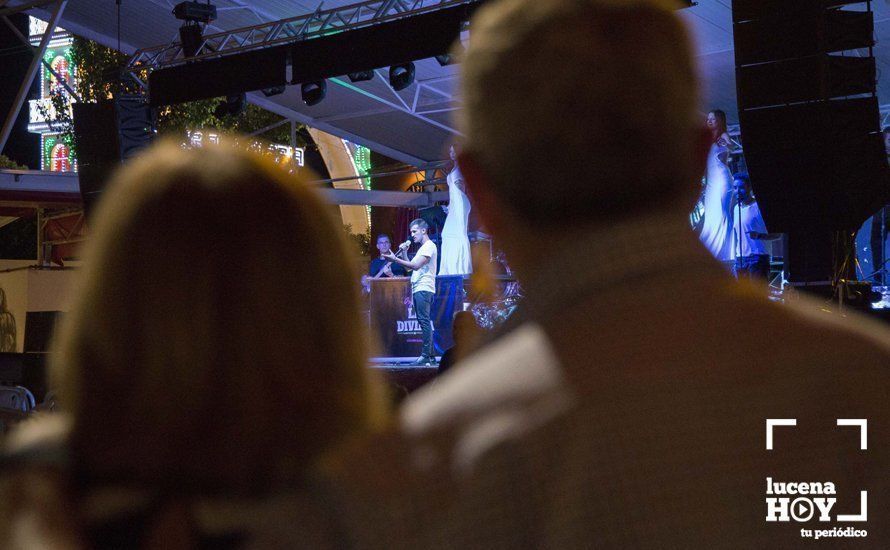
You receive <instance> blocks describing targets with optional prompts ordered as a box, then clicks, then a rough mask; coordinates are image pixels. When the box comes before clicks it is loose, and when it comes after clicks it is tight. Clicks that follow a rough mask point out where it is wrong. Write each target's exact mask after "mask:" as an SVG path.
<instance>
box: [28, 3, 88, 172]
mask: <svg viewBox="0 0 890 550" xmlns="http://www.w3.org/2000/svg"><path fill="white" fill-rule="evenodd" d="M29 30H30V36H31V43H32V44H34V45H36V44H38V43H39V42H40V37H41V36H42V35H43V33H44V32H45V31H46V23H45V22H44V21H41V20H40V19H36V18H34V17H31V18H30V28H29ZM71 43H72V38H71V35H70V34H69V33H68V32H66V31H65V30H64V29H58V28H57V29H56V32H55V33H53V37H52V40H50V43H49V47H48V48H47V50H46V53H44V55H43V60H44V61H45V62H46V64H47V65H49V66H50V67H52V69H53V71H55V72H56V74H58V75H59V77H60V78H61V79H63V80H64V81H65V83H66V84H68V86H69V87H71V88H75V86H76V81H77V78H76V77H77V67H75V65H74V63H73V61H72V59H71ZM52 93H61V94H64V95H66V96H67V95H68V91H67V90H66V89H65V87H64V86H63V85H62V83H61V81H60V80H59V78H57V77H56V75H54V74H53V73H52V72H50V71H49V70H48V69H47V68H46V65H44V64H41V65H40V98H39V99H32V100H31V101H29V102H28V103H29V110H30V117H29V121H28V131H30V132H33V133H35V134H40V169H41V170H47V171H50V172H76V171H77V159H76V158H75V157H74V154H73V152H72V148H71V137H70V136H63V135H60V134H59V133H57V132H56V131H54V130H53V128H52V127H51V126H50V124H49V122H48V120H47V119H49V120H53V119H55V118H56V113H55V108H54V107H53V104H52V101H51V100H50V97H51V94H52Z"/></svg>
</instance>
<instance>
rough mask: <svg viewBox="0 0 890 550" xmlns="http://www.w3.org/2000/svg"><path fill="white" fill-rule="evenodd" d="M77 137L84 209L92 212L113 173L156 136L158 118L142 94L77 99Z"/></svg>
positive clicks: (75, 131)
mask: <svg viewBox="0 0 890 550" xmlns="http://www.w3.org/2000/svg"><path fill="white" fill-rule="evenodd" d="M73 108H74V113H73V114H74V117H73V118H74V139H75V143H76V147H77V163H78V165H77V170H78V180H79V182H80V195H81V198H82V199H83V205H84V211H85V212H86V214H87V216H89V215H90V214H91V212H92V210H93V207H94V206H95V203H96V202H97V201H98V199H99V196H100V195H101V194H102V190H103V189H104V188H105V184H106V183H107V180H108V178H109V176H110V175H111V173H112V172H113V171H114V170H115V168H117V167H118V166H120V164H121V162H123V161H125V160H127V159H129V158H132V157H133V156H135V155H136V154H137V153H138V152H139V151H140V150H141V149H143V148H144V147H145V146H147V145H148V144H149V143H150V142H151V140H152V138H153V137H154V133H155V132H154V128H155V123H154V118H153V113H152V110H151V108H150V107H149V106H148V102H147V100H146V99H145V98H144V97H142V96H122V97H119V98H115V99H114V100H111V101H102V102H99V103H75V104H74V105H73Z"/></svg>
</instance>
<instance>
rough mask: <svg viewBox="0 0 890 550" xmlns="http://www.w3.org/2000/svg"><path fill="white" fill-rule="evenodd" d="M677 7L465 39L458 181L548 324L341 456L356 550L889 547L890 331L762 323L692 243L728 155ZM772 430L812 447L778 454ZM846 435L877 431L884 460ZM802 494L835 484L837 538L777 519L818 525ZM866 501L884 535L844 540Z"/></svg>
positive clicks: (498, 14) (793, 321)
mask: <svg viewBox="0 0 890 550" xmlns="http://www.w3.org/2000/svg"><path fill="white" fill-rule="evenodd" d="M676 7H677V6H675V5H674V4H673V3H671V2H659V1H656V0H649V1H646V0H636V1H634V0H624V1H621V0H598V1H597V0H586V1H585V0H577V1H568V0H516V1H501V2H491V3H488V4H486V5H485V6H484V7H483V8H482V9H481V10H480V11H479V12H478V15H477V16H476V17H475V18H474V20H473V21H472V22H471V29H472V31H471V37H470V44H469V47H468V49H467V53H466V57H465V59H464V63H463V65H462V76H463V97H464V104H463V105H464V107H463V110H462V111H461V116H462V119H461V132H462V134H463V135H465V136H467V137H466V141H465V142H464V143H463V144H462V145H463V147H462V151H463V152H462V154H461V156H460V158H459V162H460V166H461V169H462V171H463V174H464V176H465V178H466V182H467V187H468V190H469V192H470V195H471V197H472V199H473V204H474V207H476V208H478V210H479V212H480V215H481V217H482V218H483V221H484V222H485V224H486V226H487V227H488V228H489V229H490V230H491V231H492V233H493V234H494V238H495V239H496V240H497V242H498V243H500V244H502V245H503V248H504V250H505V251H506V253H507V255H508V257H509V258H510V261H511V265H513V266H514V267H515V271H516V274H517V276H518V278H519V279H520V282H521V283H522V285H523V288H524V289H525V290H526V292H527V301H526V304H527V305H528V315H529V319H531V320H532V321H531V322H528V323H526V324H525V325H523V326H521V327H519V328H518V329H516V330H515V331H514V332H512V333H510V334H508V335H506V336H504V337H502V338H501V339H500V340H497V341H495V342H494V343H492V344H490V345H489V346H487V347H485V348H482V349H481V350H480V351H478V352H477V353H475V354H473V355H471V356H470V357H468V358H467V359H466V360H465V361H464V362H463V363H461V364H460V365H458V366H457V367H456V368H455V369H454V370H453V371H452V372H450V373H448V374H446V375H445V376H443V377H442V378H441V379H440V380H439V381H438V382H437V383H436V384H434V385H433V386H431V387H429V388H428V389H427V390H422V391H420V392H418V393H416V394H414V395H413V396H411V397H409V398H408V400H407V401H406V402H405V405H404V407H403V409H402V411H401V415H400V424H399V426H398V429H397V430H394V431H393V433H392V434H391V435H390V438H389V439H381V438H377V439H374V440H373V441H371V442H369V444H367V445H365V446H364V447H360V448H357V449H356V450H355V454H354V455H353V456H351V457H347V458H344V465H343V466H342V467H341V468H340V469H339V470H338V471H335V472H334V473H333V474H332V475H333V476H334V477H335V478H336V480H337V482H338V483H339V486H338V489H337V492H336V493H335V495H336V497H337V498H338V499H339V500H338V503H339V507H338V512H339V514H338V517H339V519H340V520H341V526H342V527H343V530H344V531H345V532H346V534H347V535H348V536H349V537H350V538H349V541H350V542H351V543H352V544H353V545H354V546H357V547H364V546H370V547H382V548H403V547H404V548H486V549H491V548H620V549H627V548H796V547H809V546H810V545H809V544H805V543H808V542H809V541H807V540H806V535H804V536H803V538H802V534H801V528H802V527H806V528H807V529H811V530H815V529H832V528H835V527H839V528H844V529H845V528H847V527H852V528H854V529H865V530H866V531H867V534H868V536H867V538H862V537H861V535H860V536H859V538H855V539H846V540H845V542H851V543H854V544H856V545H857V547H860V546H861V547H869V546H872V547H885V548H886V547H887V545H888V544H890V539H888V538H887V536H888V531H887V529H888V522H887V512H888V498H890V497H888V496H887V495H888V494H890V493H888V489H890V487H888V482H890V476H888V475H887V472H888V471H890V460H888V451H887V449H888V448H890V408H888V407H887V406H886V393H887V389H888V382H890V347H888V339H887V334H886V333H885V332H882V331H880V330H878V329H876V328H874V327H873V326H871V325H866V324H865V322H864V321H861V320H859V319H858V318H855V319H853V318H851V319H840V320H838V321H837V322H835V320H834V319H833V318H827V317H825V318H822V317H819V318H815V317H814V315H819V314H818V313H815V314H811V313H809V312H810V311H815V309H812V310H811V309H810V306H811V304H809V303H806V304H804V305H803V306H801V307H797V306H781V305H773V304H771V303H769V302H768V301H767V300H766V299H765V298H763V297H762V296H761V295H762V292H761V291H760V289H756V288H754V287H753V286H751V285H750V284H747V283H744V282H741V283H739V282H737V281H734V280H732V279H731V278H729V277H727V276H726V273H725V271H724V270H723V268H722V267H721V266H720V264H719V263H718V262H717V261H715V260H714V258H713V257H711V255H710V254H709V253H708V252H707V250H705V248H704V247H702V246H701V243H700V242H699V241H698V239H697V237H696V236H695V235H694V234H693V233H692V232H691V231H689V227H688V223H687V221H686V212H687V210H688V205H689V204H691V202H692V200H693V196H691V193H690V191H691V190H690V186H689V185H688V182H689V181H693V180H695V179H697V178H698V176H699V174H701V173H702V172H703V170H704V166H705V161H706V159H707V153H708V148H709V146H710V145H711V141H712V140H711V138H710V134H709V132H708V131H707V130H706V129H705V128H704V127H703V125H702V123H701V121H700V117H699V115H698V114H697V112H696V111H697V108H696V106H697V95H698V94H697V92H698V85H697V82H696V77H695V67H694V66H693V61H692V57H691V53H690V46H689V42H688V40H687V37H686V32H685V30H684V28H683V25H682V24H681V21H680V19H679V17H678V16H677V14H676V13H675V11H674V8H676ZM522 151H535V153H536V155H538V157H539V158H541V159H546V162H531V163H530V162H528V161H527V158H526V157H525V156H524V155H522V154H517V152H522ZM839 323H843V326H839ZM771 418H777V419H795V420H796V426H779V427H776V428H775V430H774V432H775V433H774V434H773V435H774V436H775V438H774V440H772V445H773V449H772V450H767V447H766V445H767V442H766V438H765V433H766V421H767V419H771ZM837 419H867V422H868V423H867V432H868V433H867V439H868V443H867V445H868V448H867V450H861V449H860V430H859V429H858V427H857V425H852V426H847V425H841V426H838V424H837ZM770 480H771V481H772V482H777V483H779V484H781V487H780V488H776V486H775V485H771V484H770ZM787 482H807V483H810V482H812V483H814V484H819V485H820V487H821V484H823V483H825V482H831V483H832V484H833V485H834V487H836V494H834V495H831V494H823V495H815V496H822V497H826V498H836V499H837V501H836V504H835V505H834V507H833V509H832V510H830V511H829V512H828V513H827V514H828V516H829V519H827V520H824V521H822V520H819V519H813V521H812V522H811V523H799V522H798V521H797V520H795V519H792V518H791V516H790V515H788V514H783V513H782V512H781V506H782V505H783V503H784V504H785V505H787V506H786V510H787V511H788V512H789V514H790V513H792V512H793V514H794V517H802V516H805V514H803V515H802V514H801V511H800V510H801V509H800V508H792V507H791V506H790V501H793V500H794V499H795V498H798V497H799V496H801V495H800V493H797V494H788V491H787V486H788V483H787ZM795 487H796V486H795ZM808 487H810V485H808ZM826 487H827V486H826ZM777 491H778V494H776V493H777ZM826 491H827V489H826ZM860 491H867V500H868V502H867V515H868V520H867V521H866V522H862V521H859V522H856V521H855V520H854V521H849V520H844V519H840V520H839V519H838V515H839V514H840V515H842V516H843V515H852V516H855V515H857V514H859V513H860V510H864V509H865V508H861V506H864V504H862V503H861V502H860ZM803 496H804V498H805V500H807V499H809V498H812V497H813V495H812V492H810V493H809V494H806V495H803ZM789 497H790V498H789ZM769 498H773V499H776V500H775V502H774V503H773V507H772V508H771V507H770V504H769V503H770V501H768V500H767V499H769ZM782 499H786V500H782ZM801 502H803V501H801ZM807 502H808V503H809V504H806V505H805V507H804V511H806V510H807V509H811V508H807V507H806V506H812V504H813V503H812V501H810V500H807ZM823 504H826V505H827V501H826V503H823ZM812 509H813V510H815V508H812ZM814 517H815V518H819V517H821V515H820V513H818V512H817V513H816V516H814ZM836 540H842V539H836Z"/></svg>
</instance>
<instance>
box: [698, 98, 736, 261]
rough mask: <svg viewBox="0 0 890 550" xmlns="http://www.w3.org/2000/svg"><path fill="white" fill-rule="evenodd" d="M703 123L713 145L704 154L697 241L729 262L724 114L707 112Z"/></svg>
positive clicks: (729, 189) (729, 205)
mask: <svg viewBox="0 0 890 550" xmlns="http://www.w3.org/2000/svg"><path fill="white" fill-rule="evenodd" d="M707 124H708V128H709V129H710V130H711V135H712V136H713V143H712V145H711V150H710V152H708V170H707V172H706V174H705V196H704V201H703V202H704V214H703V221H702V228H701V234H700V235H699V238H700V239H701V241H702V243H704V245H705V247H707V249H708V250H710V251H711V254H713V255H714V257H715V258H717V259H718V260H720V261H724V262H727V261H731V260H732V259H733V255H732V243H731V237H732V227H731V226H732V173H731V172H730V170H729V166H728V164H727V163H728V162H729V152H730V148H731V147H732V146H733V142H732V139H731V138H730V137H729V134H728V133H727V131H726V113H724V112H723V111H720V110H714V111H711V112H710V113H708V120H707Z"/></svg>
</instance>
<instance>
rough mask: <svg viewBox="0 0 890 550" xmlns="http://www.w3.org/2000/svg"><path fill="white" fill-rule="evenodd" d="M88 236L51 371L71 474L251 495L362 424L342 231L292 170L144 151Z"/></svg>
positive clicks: (368, 400) (214, 155)
mask: <svg viewBox="0 0 890 550" xmlns="http://www.w3.org/2000/svg"><path fill="white" fill-rule="evenodd" d="M92 229H93V231H92V238H91V241H90V243H89V245H88V250H87V252H86V254H85V264H86V268H85V270H84V272H83V273H82V274H81V276H82V278H83V279H82V284H81V288H80V291H79V294H78V297H77V299H76V303H75V305H74V307H73V308H72V311H71V312H70V313H69V315H68V317H67V318H66V320H65V324H64V327H63V329H62V331H61V336H60V341H59V346H58V351H59V353H57V358H56V360H55V361H53V365H52V375H53V381H54V384H55V386H56V389H57V390H58V393H59V396H60V401H61V403H62V405H63V406H64V407H65V408H66V409H67V410H69V411H70V412H71V413H72V415H73V419H74V425H73V430H72V448H73V451H74V454H75V457H76V459H77V461H78V462H79V466H80V467H81V468H83V469H84V470H85V473H86V474H87V475H88V476H98V477H103V478H115V477H120V478H122V479H127V480H136V481H145V482H150V483H154V484H167V483H169V484H172V485H174V486H176V487H188V486H190V485H194V486H195V487H196V488H199V489H206V488H208V487H212V488H218V489H220V490H223V491H226V490H231V491H236V492H241V491H245V492H256V491H261V490H263V489H264V488H266V487H267V486H268V485H269V484H272V483H274V482H275V480H276V478H278V477H279V476H283V477H288V476H291V475H293V474H294V473H295V472H299V471H301V470H302V468H303V467H305V466H306V465H307V464H308V463H310V462H311V461H312V460H313V459H315V458H316V457H317V456H318V455H319V453H321V452H322V451H324V450H325V449H327V448H329V446H330V445H332V444H333V443H335V442H337V441H338V440H339V439H340V438H341V437H343V436H345V435H346V434H348V433H350V432H353V431H361V430H363V429H367V428H370V427H371V426H373V425H374V424H375V423H376V422H377V421H379V420H380V416H381V410H380V408H379V403H380V402H381V401H380V400H379V399H378V395H377V387H376V385H375V383H374V381H373V380H371V379H370V377H369V372H368V369H367V367H366V344H365V335H364V331H363V330H362V328H361V327H362V323H361V322H360V319H359V314H358V296H357V292H356V288H355V287H356V284H355V278H354V276H353V271H352V269H351V267H350V266H351V264H350V261H349V260H348V258H347V254H346V251H345V250H346V249H345V246H346V245H345V244H344V240H343V238H342V234H343V231H342V229H341V228H340V227H339V225H338V224H337V223H336V222H335V221H334V219H333V218H332V216H331V212H330V207H329V206H327V205H326V204H324V203H323V202H322V201H321V200H320V199H319V197H318V196H317V194H316V193H315V192H314V191H313V190H312V189H310V188H309V187H308V186H307V184H306V182H305V181H302V180H301V179H300V178H294V177H291V176H288V175H287V174H286V173H284V172H283V171H281V170H280V169H279V168H278V167H277V166H275V165H274V163H273V162H272V161H271V160H268V159H266V158H262V157H261V156H259V155H257V154H254V153H250V152H247V151H244V150H242V149H238V148H236V147H229V146H218V147H210V148H205V149H201V150H186V149H183V148H181V147H178V146H176V145H174V144H172V143H167V144H162V145H160V146H156V147H154V148H153V149H151V150H150V151H149V152H147V153H146V154H145V155H143V156H142V157H140V158H139V159H137V160H136V161H134V162H133V163H131V164H130V165H128V166H126V167H125V168H124V169H123V170H122V171H120V172H119V173H118V174H117V175H116V177H115V178H113V181H112V183H111V184H110V185H109V188H108V190H107V192H106V195H105V197H104V199H103V201H102V203H101V205H100V207H99V210H98V211H97V213H96V218H95V223H94V227H93V228H92Z"/></svg>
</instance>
